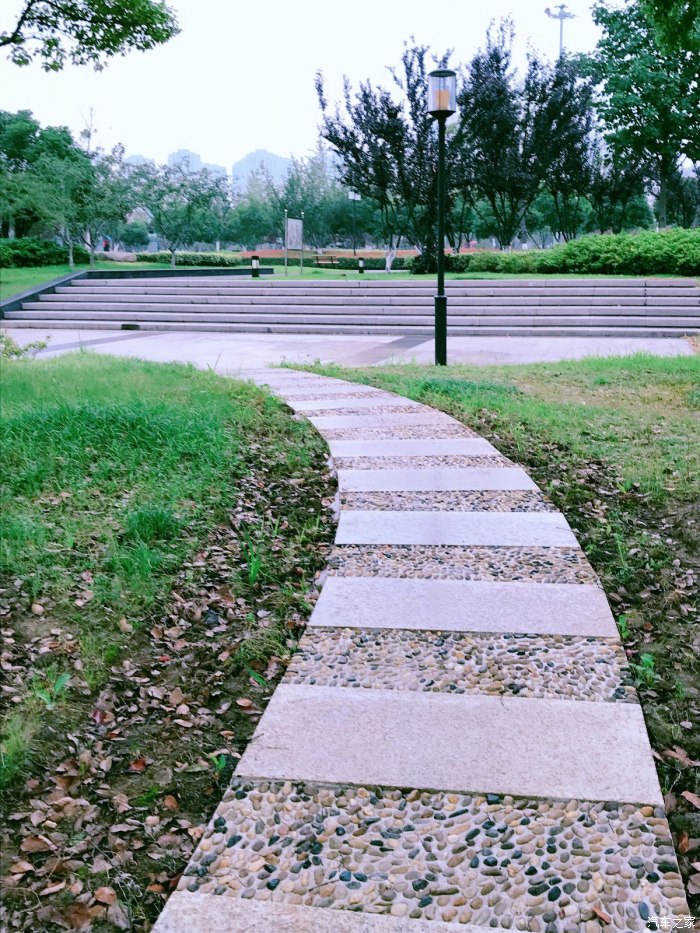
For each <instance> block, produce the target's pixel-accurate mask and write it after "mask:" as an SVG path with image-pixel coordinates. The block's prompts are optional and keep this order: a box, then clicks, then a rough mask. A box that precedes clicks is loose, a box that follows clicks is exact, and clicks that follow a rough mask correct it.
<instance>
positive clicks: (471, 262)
mask: <svg viewBox="0 0 700 933" xmlns="http://www.w3.org/2000/svg"><path fill="white" fill-rule="evenodd" d="M417 259H418V260H420V257H417ZM409 265H410V267H411V271H413V272H417V273H419V272H421V271H422V269H421V264H420V261H416V260H411V261H410V262H409ZM447 267H448V269H449V270H450V271H451V272H505V273H533V274H539V273H550V274H572V273H573V274H579V275H595V274H602V275H640V276H647V275H688V276H700V230H697V229H696V230H682V229H678V230H667V231H663V232H661V233H651V232H644V233H637V234H625V233H623V234H618V235H613V234H610V235H606V236H586V237H582V238H581V239H578V240H571V241H569V242H568V243H567V244H566V245H564V246H556V247H554V248H552V249H547V250H528V251H523V252H511V253H495V252H494V253H487V252H484V253H466V254H462V255H460V256H448V257H447Z"/></svg>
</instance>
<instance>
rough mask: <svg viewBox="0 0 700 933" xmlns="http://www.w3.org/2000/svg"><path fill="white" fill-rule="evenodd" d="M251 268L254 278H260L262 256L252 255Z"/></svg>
mask: <svg viewBox="0 0 700 933" xmlns="http://www.w3.org/2000/svg"><path fill="white" fill-rule="evenodd" d="M250 268H251V271H252V275H253V278H254V279H259V278H260V257H259V256H251V257H250Z"/></svg>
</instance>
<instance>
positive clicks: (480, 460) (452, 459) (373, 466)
mask: <svg viewBox="0 0 700 933" xmlns="http://www.w3.org/2000/svg"><path fill="white" fill-rule="evenodd" d="M334 462H335V465H336V468H337V469H338V470H437V469H450V470H464V469H469V468H470V467H512V466H514V465H515V464H513V463H512V462H511V461H510V460H508V458H507V457H502V456H501V455H500V454H479V455H469V454H456V455H455V454H448V455H445V456H438V457H424V456H420V455H419V456H411V457H334Z"/></svg>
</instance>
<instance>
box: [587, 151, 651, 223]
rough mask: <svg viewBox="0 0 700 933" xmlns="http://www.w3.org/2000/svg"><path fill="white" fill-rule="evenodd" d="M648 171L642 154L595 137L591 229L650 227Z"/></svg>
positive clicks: (590, 192) (592, 158)
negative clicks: (624, 149) (623, 150)
mask: <svg viewBox="0 0 700 933" xmlns="http://www.w3.org/2000/svg"><path fill="white" fill-rule="evenodd" d="M646 174H647V170H646V166H645V163H644V161H643V160H641V159H640V158H639V157H635V155H634V154H633V153H630V152H626V153H625V152H620V151H618V150H616V149H614V148H612V147H611V146H609V145H608V144H607V143H606V142H605V140H603V139H600V138H596V139H595V140H594V143H593V147H592V150H591V183H590V188H589V192H588V199H589V201H590V203H591V207H592V213H591V216H590V218H589V220H588V229H589V230H598V232H599V233H606V232H607V231H612V233H621V232H622V231H623V230H633V229H637V228H639V227H648V226H649V225H650V223H651V220H652V217H651V211H650V210H649V206H648V205H647V203H646V199H645V197H644V185H645V177H646Z"/></svg>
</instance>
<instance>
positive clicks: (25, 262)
mask: <svg viewBox="0 0 700 933" xmlns="http://www.w3.org/2000/svg"><path fill="white" fill-rule="evenodd" d="M74 256H75V261H76V262H77V263H82V264H85V263H87V262H89V260H90V257H89V255H88V251H87V250H86V249H83V248H82V247H79V246H76V247H75V249H74ZM64 262H68V248H67V247H66V246H59V245H58V244H56V243H53V242H52V241H51V240H39V239H37V238H35V237H21V238H19V237H18V238H16V239H11V240H0V268H2V269H11V268H26V267H28V266H53V265H58V264H59V263H64Z"/></svg>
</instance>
